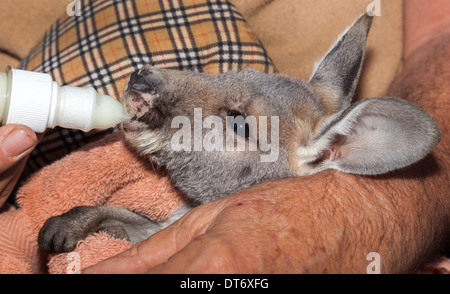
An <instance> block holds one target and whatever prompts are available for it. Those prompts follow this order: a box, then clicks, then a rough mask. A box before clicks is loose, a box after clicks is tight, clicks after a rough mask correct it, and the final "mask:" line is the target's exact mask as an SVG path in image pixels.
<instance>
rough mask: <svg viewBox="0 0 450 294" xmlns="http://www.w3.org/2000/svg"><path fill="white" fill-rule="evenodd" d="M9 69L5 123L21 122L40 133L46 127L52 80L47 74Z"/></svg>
mask: <svg viewBox="0 0 450 294" xmlns="http://www.w3.org/2000/svg"><path fill="white" fill-rule="evenodd" d="M11 71H12V82H11V99H10V101H9V111H8V118H7V120H6V123H7V124H23V125H26V126H28V127H30V128H31V129H33V131H35V132H38V133H42V132H43V131H45V129H46V128H47V122H48V118H49V114H50V109H51V105H52V103H51V102H52V96H53V95H52V94H53V92H54V90H53V83H54V82H53V81H52V78H51V76H50V75H48V74H41V73H36V72H31V71H24V70H17V69H11Z"/></svg>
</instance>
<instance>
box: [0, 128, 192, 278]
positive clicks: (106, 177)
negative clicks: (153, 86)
mask: <svg viewBox="0 0 450 294" xmlns="http://www.w3.org/2000/svg"><path fill="white" fill-rule="evenodd" d="M122 137H123V136H122V133H120V132H116V133H114V134H111V135H108V136H106V137H105V138H104V139H102V140H100V141H98V142H96V143H93V144H90V145H87V146H86V147H84V148H83V149H81V150H80V151H77V152H74V153H72V154H71V155H69V156H66V157H64V158H63V159H61V160H60V161H58V162H56V163H54V164H52V165H50V166H48V167H46V168H44V169H42V170H41V171H40V172H38V173H37V174H35V175H34V176H32V177H31V178H30V180H29V181H28V182H27V183H25V185H24V186H23V187H22V188H21V189H20V190H19V192H18V203H19V205H20V207H21V208H20V209H17V210H14V209H10V210H9V211H7V212H4V213H2V214H0V228H1V230H0V236H1V238H0V256H1V257H2V258H0V272H7V273H12V272H15V273H19V272H20V273H28V272H29V273H31V272H34V273H40V272H46V270H47V269H46V268H45V266H42V264H44V265H45V262H46V257H45V255H44V256H43V253H42V252H40V251H39V250H38V248H37V242H36V240H37V235H38V233H39V230H40V228H41V227H42V225H43V224H44V222H45V221H46V220H47V219H48V218H50V217H51V216H55V215H59V214H61V213H64V212H66V211H68V210H70V209H71V208H73V207H75V206H80V205H110V206H119V207H126V208H128V209H130V210H133V211H135V212H137V213H140V214H142V215H145V216H147V217H148V218H150V219H153V220H162V219H164V218H167V217H168V215H169V214H170V212H171V211H172V210H173V209H174V208H175V207H177V206H178V205H180V204H181V203H182V201H183V198H182V197H181V195H180V194H179V193H178V192H177V191H176V190H175V189H174V188H173V186H172V185H171V184H170V181H169V179H168V177H167V175H166V174H165V172H164V171H163V170H160V169H155V167H154V166H153V165H152V163H151V162H150V161H148V160H145V159H142V158H139V157H138V156H137V155H136V154H135V153H134V152H133V151H132V150H131V149H130V148H129V147H127V145H126V143H125V142H124V141H123V140H122ZM130 246H131V243H129V242H127V241H123V240H115V239H114V238H112V237H110V236H108V235H106V234H97V235H94V236H92V237H90V238H88V239H87V240H86V241H84V242H81V243H80V244H79V245H78V246H77V248H76V249H75V251H74V252H79V254H80V261H81V266H82V268H84V267H86V266H89V265H92V264H95V263H97V262H99V261H101V260H103V259H105V258H107V257H110V256H112V255H114V254H117V253H119V252H122V251H124V250H125V249H127V248H129V247H130ZM71 262H72V260H71V259H68V258H67V257H66V254H62V255H52V256H50V262H49V267H48V271H49V272H50V273H65V272H67V267H68V266H69V265H70V264H71Z"/></svg>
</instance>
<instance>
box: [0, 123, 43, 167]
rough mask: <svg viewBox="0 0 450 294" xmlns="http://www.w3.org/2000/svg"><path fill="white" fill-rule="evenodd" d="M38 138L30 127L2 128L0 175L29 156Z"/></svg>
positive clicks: (0, 132)
mask: <svg viewBox="0 0 450 294" xmlns="http://www.w3.org/2000/svg"><path fill="white" fill-rule="evenodd" d="M37 142H38V138H37V136H36V134H35V133H34V132H33V130H31V129H30V128H29V127H26V126H22V125H6V126H3V127H1V128H0V145H1V146H0V147H1V148H0V173H3V172H5V171H6V170H7V169H9V168H10V167H11V166H12V165H14V164H15V163H16V162H17V161H19V160H21V159H22V158H23V157H25V156H26V155H28V154H29V153H30V152H31V151H32V150H33V148H34V147H35V146H36V144H37Z"/></svg>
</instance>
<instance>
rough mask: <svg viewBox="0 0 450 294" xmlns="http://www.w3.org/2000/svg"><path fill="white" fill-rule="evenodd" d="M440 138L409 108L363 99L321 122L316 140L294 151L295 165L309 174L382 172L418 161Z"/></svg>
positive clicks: (392, 100)
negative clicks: (334, 170)
mask: <svg viewBox="0 0 450 294" xmlns="http://www.w3.org/2000/svg"><path fill="white" fill-rule="evenodd" d="M440 138H441V133H440V130H439V127H438V126H437V124H436V122H435V121H434V120H433V119H432V118H431V117H430V116H429V115H428V114H427V113H425V112H424V111H423V110H422V109H420V108H418V107H416V106H414V105H413V104H411V103H408V102H406V101H404V100H400V99H395V98H372V99H364V100H362V101H360V102H358V103H355V104H353V105H351V106H350V107H349V108H347V109H345V110H343V111H341V112H339V113H337V114H335V115H334V116H332V117H330V118H329V119H328V120H327V121H326V122H325V123H323V124H322V126H321V128H320V129H319V131H318V132H317V134H316V135H315V137H314V139H313V140H311V141H310V142H309V144H307V145H306V146H303V147H300V148H299V149H298V150H297V155H298V158H299V161H298V163H299V166H302V167H303V168H302V169H303V170H304V171H307V173H315V172H318V171H321V170H325V169H336V170H340V171H343V172H348V173H356V174H370V175H375V174H382V173H385V172H388V171H391V170H395V169H398V168H402V167H405V166H408V165H410V164H412V163H414V162H416V161H418V160H420V159H422V158H423V157H425V156H426V155H427V154H428V153H429V152H430V150H431V149H432V148H433V147H434V146H436V145H437V143H438V142H439V140H440Z"/></svg>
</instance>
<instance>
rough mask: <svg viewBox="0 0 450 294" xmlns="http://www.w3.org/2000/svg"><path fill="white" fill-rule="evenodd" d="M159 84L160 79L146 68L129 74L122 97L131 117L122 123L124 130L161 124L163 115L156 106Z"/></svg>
mask: <svg viewBox="0 0 450 294" xmlns="http://www.w3.org/2000/svg"><path fill="white" fill-rule="evenodd" d="M160 84H161V81H159V80H158V78H157V77H156V76H155V75H154V74H153V73H152V72H151V71H149V70H147V69H146V68H143V69H140V70H138V71H135V72H134V73H133V74H132V75H131V77H130V80H129V81H128V86H127V89H126V91H125V93H124V99H123V103H124V106H125V109H126V111H127V113H128V114H129V115H130V117H131V121H130V122H128V123H126V124H125V125H124V129H125V131H127V130H130V131H132V130H138V129H141V128H143V127H146V128H150V129H156V128H158V127H160V126H161V125H162V122H163V119H164V115H163V113H162V111H161V109H160V107H159V106H158V100H159V98H160V94H159V89H158V87H159V85H160ZM143 124H145V125H143Z"/></svg>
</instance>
